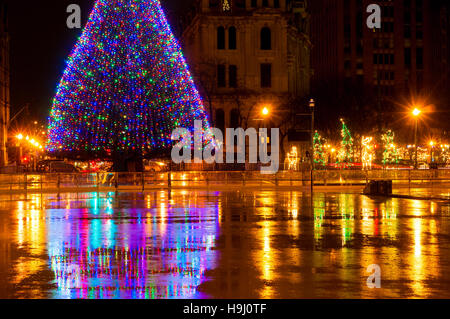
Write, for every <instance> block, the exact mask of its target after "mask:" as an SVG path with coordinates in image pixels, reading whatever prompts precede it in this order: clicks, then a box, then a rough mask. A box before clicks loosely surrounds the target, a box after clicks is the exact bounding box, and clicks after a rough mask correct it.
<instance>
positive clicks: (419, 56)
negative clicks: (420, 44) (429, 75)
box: [416, 48, 423, 70]
mask: <svg viewBox="0 0 450 319" xmlns="http://www.w3.org/2000/svg"><path fill="white" fill-rule="evenodd" d="M416 54H417V56H416V58H417V59H416V60H417V61H416V65H417V68H418V69H419V70H421V69H423V48H417V52H416Z"/></svg>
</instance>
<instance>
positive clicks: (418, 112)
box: [412, 108, 422, 117]
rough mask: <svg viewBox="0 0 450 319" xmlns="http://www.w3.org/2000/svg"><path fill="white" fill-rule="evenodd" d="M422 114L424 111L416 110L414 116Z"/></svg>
mask: <svg viewBox="0 0 450 319" xmlns="http://www.w3.org/2000/svg"><path fill="white" fill-rule="evenodd" d="M420 113H422V111H421V110H419V109H418V108H415V109H414V110H413V112H412V114H413V115H414V116H415V117H417V116H419V115H420Z"/></svg>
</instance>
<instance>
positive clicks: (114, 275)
mask: <svg viewBox="0 0 450 319" xmlns="http://www.w3.org/2000/svg"><path fill="white" fill-rule="evenodd" d="M158 194H159V195H158V206H156V207H157V208H160V207H164V209H163V212H164V213H165V214H166V216H170V218H173V216H174V215H179V216H184V215H185V213H186V212H187V213H188V214H189V218H188V219H187V220H186V222H183V223H179V222H175V223H167V217H166V218H163V220H164V221H165V224H166V225H165V229H164V231H163V232H161V231H160V229H159V228H158V224H160V222H161V219H160V218H161V214H160V213H161V211H159V210H158V209H153V210H150V211H149V210H148V209H147V208H145V206H146V204H145V201H144V207H142V209H141V208H133V209H125V210H123V209H121V211H120V217H119V218H121V219H119V221H120V222H116V220H115V219H111V212H110V211H109V210H110V209H111V210H112V211H113V212H112V215H114V210H115V208H114V205H112V204H111V200H112V199H111V198H108V197H106V198H104V197H102V196H99V197H98V198H97V196H93V198H92V197H91V196H88V197H87V198H86V199H85V201H87V203H89V205H88V206H89V208H88V209H85V210H77V209H74V208H73V207H72V208H71V210H70V212H69V216H70V218H69V219H64V218H56V219H54V218H52V217H51V216H50V217H49V218H48V219H47V222H48V227H49V239H48V251H49V258H50V264H51V269H52V270H53V272H54V274H55V278H56V282H57V284H58V292H57V296H59V297H64V298H74V297H75V298H174V297H176V298H192V297H193V296H196V295H197V294H198V292H197V287H198V286H199V285H200V284H201V282H202V281H204V277H205V272H206V270H207V269H211V268H213V265H214V264H213V263H214V260H215V256H216V254H217V252H216V250H214V249H213V247H214V245H215V243H216V233H218V231H219V230H218V229H217V227H219V226H218V225H219V222H218V221H216V220H215V219H216V218H217V217H218V207H217V203H216V205H215V206H214V207H213V209H212V210H211V209H210V208H211V206H209V205H208V208H199V207H206V205H204V204H199V203H197V197H196V196H195V197H193V198H192V197H191V198H190V199H189V197H187V198H188V201H187V202H186V208H183V209H179V208H174V207H172V206H170V205H168V204H167V203H168V202H169V199H168V196H167V192H166V191H163V192H161V193H158ZM172 196H173V195H172ZM78 203H79V202H78ZM175 203H178V204H179V203H180V197H179V198H176V199H175ZM82 206H83V205H82ZM54 214H55V216H59V215H60V212H54ZM116 215H117V216H119V212H117V213H116ZM155 217H157V218H156V219H155ZM205 217H208V218H205ZM211 217H214V218H213V219H212V218H211ZM192 220H195V221H200V222H201V223H202V225H201V226H200V227H197V226H195V227H194V226H193V224H192ZM155 227H156V228H155ZM149 258H151V260H152V261H151V262H150V261H149V260H150V259H149ZM71 264H73V265H78V266H79V267H80V276H79V286H80V287H78V288H77V289H73V285H74V283H73V282H71V280H70V278H69V277H70V274H69V272H70V269H69V265H71ZM71 287H72V288H71ZM90 287H97V288H96V289H90Z"/></svg>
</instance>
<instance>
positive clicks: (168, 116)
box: [47, 0, 209, 158]
mask: <svg viewBox="0 0 450 319" xmlns="http://www.w3.org/2000/svg"><path fill="white" fill-rule="evenodd" d="M194 120H203V121H204V123H205V124H204V125H205V127H204V128H205V129H208V128H209V124H208V121H207V115H206V113H205V110H204V107H203V104H202V101H201V98H200V96H199V94H198V92H197V90H196V88H195V86H194V83H193V81H192V78H191V75H190V73H189V70H188V67H187V65H186V63H185V59H184V57H183V55H182V53H181V50H180V47H179V45H178V43H177V41H176V39H175V38H174V36H173V34H172V32H171V30H170V27H169V25H168V23H167V20H166V18H165V15H164V13H163V11H162V8H161V5H160V3H159V1H158V0H121V1H117V0H98V1H97V2H96V4H95V7H94V9H93V12H92V14H91V16H90V19H89V21H88V23H87V25H86V27H85V29H84V30H83V33H82V35H81V38H80V39H79V41H78V43H77V44H76V46H75V48H74V50H73V52H72V53H71V55H70V57H69V59H68V63H67V68H66V70H65V71H64V74H63V77H62V79H61V82H60V84H59V87H58V90H57V94H56V97H55V98H54V101H53V108H52V111H51V116H50V119H49V141H48V145H47V149H48V151H50V152H51V153H53V154H59V155H64V156H67V157H85V158H111V157H113V158H114V157H117V156H122V155H123V154H136V155H137V156H139V157H142V156H150V155H152V154H156V153H157V152H161V151H167V150H169V149H170V147H171V145H172V141H171V133H172V131H173V130H174V129H175V128H176V127H185V128H188V129H191V130H192V129H193V127H194Z"/></svg>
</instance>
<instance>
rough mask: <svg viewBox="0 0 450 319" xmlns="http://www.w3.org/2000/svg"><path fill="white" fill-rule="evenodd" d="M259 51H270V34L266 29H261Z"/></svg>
mask: <svg viewBox="0 0 450 319" xmlns="http://www.w3.org/2000/svg"><path fill="white" fill-rule="evenodd" d="M261 50H272V32H271V31H270V29H269V28H267V27H264V28H262V29H261Z"/></svg>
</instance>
